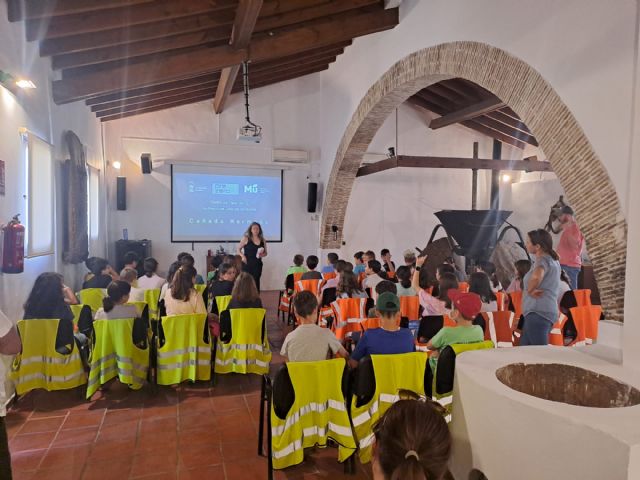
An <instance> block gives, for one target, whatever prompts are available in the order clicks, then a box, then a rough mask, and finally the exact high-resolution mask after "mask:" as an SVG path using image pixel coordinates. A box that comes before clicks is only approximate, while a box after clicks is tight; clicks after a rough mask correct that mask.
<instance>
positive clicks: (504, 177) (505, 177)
mask: <svg viewBox="0 0 640 480" xmlns="http://www.w3.org/2000/svg"><path fill="white" fill-rule="evenodd" d="M510 181H511V175H509V174H508V173H505V174H504V175H502V183H509V182H510Z"/></svg>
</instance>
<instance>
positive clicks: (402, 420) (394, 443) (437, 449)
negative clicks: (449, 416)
mask: <svg viewBox="0 0 640 480" xmlns="http://www.w3.org/2000/svg"><path fill="white" fill-rule="evenodd" d="M373 433H374V436H375V443H374V445H373V460H372V467H373V478H374V480H400V479H402V480H427V479H428V480H442V479H444V478H447V477H446V475H447V472H448V467H447V465H448V462H449V457H450V456H451V434H450V433H449V427H447V422H446V421H445V420H444V412H443V409H442V407H440V406H439V405H437V404H435V403H433V402H432V401H431V400H427V401H426V402H424V401H420V400H399V401H397V402H396V403H394V404H393V405H392V406H391V407H389V410H387V411H386V412H385V414H384V415H383V416H382V417H381V418H380V419H379V420H378V422H377V423H376V424H375V425H374V427H373Z"/></svg>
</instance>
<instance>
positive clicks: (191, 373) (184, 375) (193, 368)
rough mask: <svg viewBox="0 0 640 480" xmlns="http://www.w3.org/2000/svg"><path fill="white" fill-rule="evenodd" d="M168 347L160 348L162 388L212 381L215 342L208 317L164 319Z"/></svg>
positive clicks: (159, 369)
mask: <svg viewBox="0 0 640 480" xmlns="http://www.w3.org/2000/svg"><path fill="white" fill-rule="evenodd" d="M161 324H162V330H163V332H164V344H163V345H159V346H158V347H157V356H158V359H157V363H158V384H160V385H175V384H178V383H181V382H183V381H185V380H191V381H196V380H209V379H210V378H211V341H210V340H209V328H208V324H207V314H206V313H196V314H190V315H170V316H166V317H162V319H161Z"/></svg>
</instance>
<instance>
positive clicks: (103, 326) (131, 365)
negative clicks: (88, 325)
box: [87, 318, 149, 399]
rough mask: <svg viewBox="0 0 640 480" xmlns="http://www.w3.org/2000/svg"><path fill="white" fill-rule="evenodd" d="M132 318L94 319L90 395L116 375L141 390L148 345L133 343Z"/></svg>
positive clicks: (146, 365)
mask: <svg viewBox="0 0 640 480" xmlns="http://www.w3.org/2000/svg"><path fill="white" fill-rule="evenodd" d="M134 321H135V319H133V318H123V319H102V320H96V321H95V322H93V329H94V332H95V344H94V346H93V349H92V351H91V359H90V364H91V370H90V372H89V383H88V385H87V399H89V398H91V396H92V395H93V394H94V393H95V392H96V391H97V390H98V388H99V387H100V385H104V384H105V383H107V382H108V381H109V380H111V379H112V378H115V377H116V376H117V377H118V379H119V380H120V382H121V383H124V384H126V385H129V387H130V388H131V389H133V390H139V389H140V388H142V385H144V382H145V380H146V378H147V370H148V368H149V349H148V348H139V347H138V346H136V345H135V344H134V343H133V323H134Z"/></svg>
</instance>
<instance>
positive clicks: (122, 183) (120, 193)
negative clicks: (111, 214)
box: [116, 177, 127, 210]
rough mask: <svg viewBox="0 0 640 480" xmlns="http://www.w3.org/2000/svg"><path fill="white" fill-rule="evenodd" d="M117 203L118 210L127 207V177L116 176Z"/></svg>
mask: <svg viewBox="0 0 640 480" xmlns="http://www.w3.org/2000/svg"><path fill="white" fill-rule="evenodd" d="M116 204H117V208H118V210H126V209H127V177H118V178H116Z"/></svg>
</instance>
